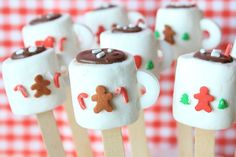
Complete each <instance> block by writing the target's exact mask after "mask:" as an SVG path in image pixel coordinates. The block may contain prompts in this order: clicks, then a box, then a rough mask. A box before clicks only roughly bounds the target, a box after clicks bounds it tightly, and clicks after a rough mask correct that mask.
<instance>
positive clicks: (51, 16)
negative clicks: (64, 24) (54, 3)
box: [29, 14, 61, 25]
mask: <svg viewBox="0 0 236 157" xmlns="http://www.w3.org/2000/svg"><path fill="white" fill-rule="evenodd" d="M59 17H61V14H46V15H41V16H39V17H37V18H35V19H33V20H31V21H30V22H29V24H30V25H36V24H39V23H44V22H48V21H53V20H55V19H57V18H59Z"/></svg>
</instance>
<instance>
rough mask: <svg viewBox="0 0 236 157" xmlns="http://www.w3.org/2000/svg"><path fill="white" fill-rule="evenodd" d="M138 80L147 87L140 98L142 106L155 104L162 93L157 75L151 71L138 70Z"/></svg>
mask: <svg viewBox="0 0 236 157" xmlns="http://www.w3.org/2000/svg"><path fill="white" fill-rule="evenodd" d="M137 80H138V82H139V83H140V84H141V85H143V86H144V87H145V91H146V92H145V94H144V95H142V96H141V97H140V99H139V100H140V105H141V107H142V108H147V107H149V106H151V105H154V103H155V102H156V100H157V98H158V96H159V93H160V85H159V82H158V80H157V79H156V77H155V76H154V75H153V74H151V73H149V72H145V71H142V70H138V71H137Z"/></svg>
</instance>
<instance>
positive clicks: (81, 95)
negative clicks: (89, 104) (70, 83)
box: [77, 93, 88, 110]
mask: <svg viewBox="0 0 236 157" xmlns="http://www.w3.org/2000/svg"><path fill="white" fill-rule="evenodd" d="M84 98H88V94H87V93H80V94H79V95H78V97H77V99H78V102H79V105H80V107H81V108H82V109H83V110H85V109H86V104H85V103H84Z"/></svg>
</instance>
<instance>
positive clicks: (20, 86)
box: [14, 84, 28, 98]
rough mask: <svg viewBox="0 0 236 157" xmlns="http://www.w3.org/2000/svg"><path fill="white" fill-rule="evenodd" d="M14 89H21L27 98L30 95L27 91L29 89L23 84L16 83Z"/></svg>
mask: <svg viewBox="0 0 236 157" xmlns="http://www.w3.org/2000/svg"><path fill="white" fill-rule="evenodd" d="M14 91H20V92H21V94H22V95H23V96H24V97H25V98H27V97H28V93H27V91H26V89H25V87H24V86H23V85H20V84H19V85H16V86H15V88H14Z"/></svg>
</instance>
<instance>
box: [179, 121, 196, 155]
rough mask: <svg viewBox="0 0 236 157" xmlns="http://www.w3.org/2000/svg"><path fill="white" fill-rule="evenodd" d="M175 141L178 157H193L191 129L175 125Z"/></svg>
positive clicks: (180, 124) (182, 125)
mask: <svg viewBox="0 0 236 157" xmlns="http://www.w3.org/2000/svg"><path fill="white" fill-rule="evenodd" d="M177 138H178V139H177V141H178V150H179V156H180V157H193V129H192V127H190V126H187V125H184V124H182V123H177Z"/></svg>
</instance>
